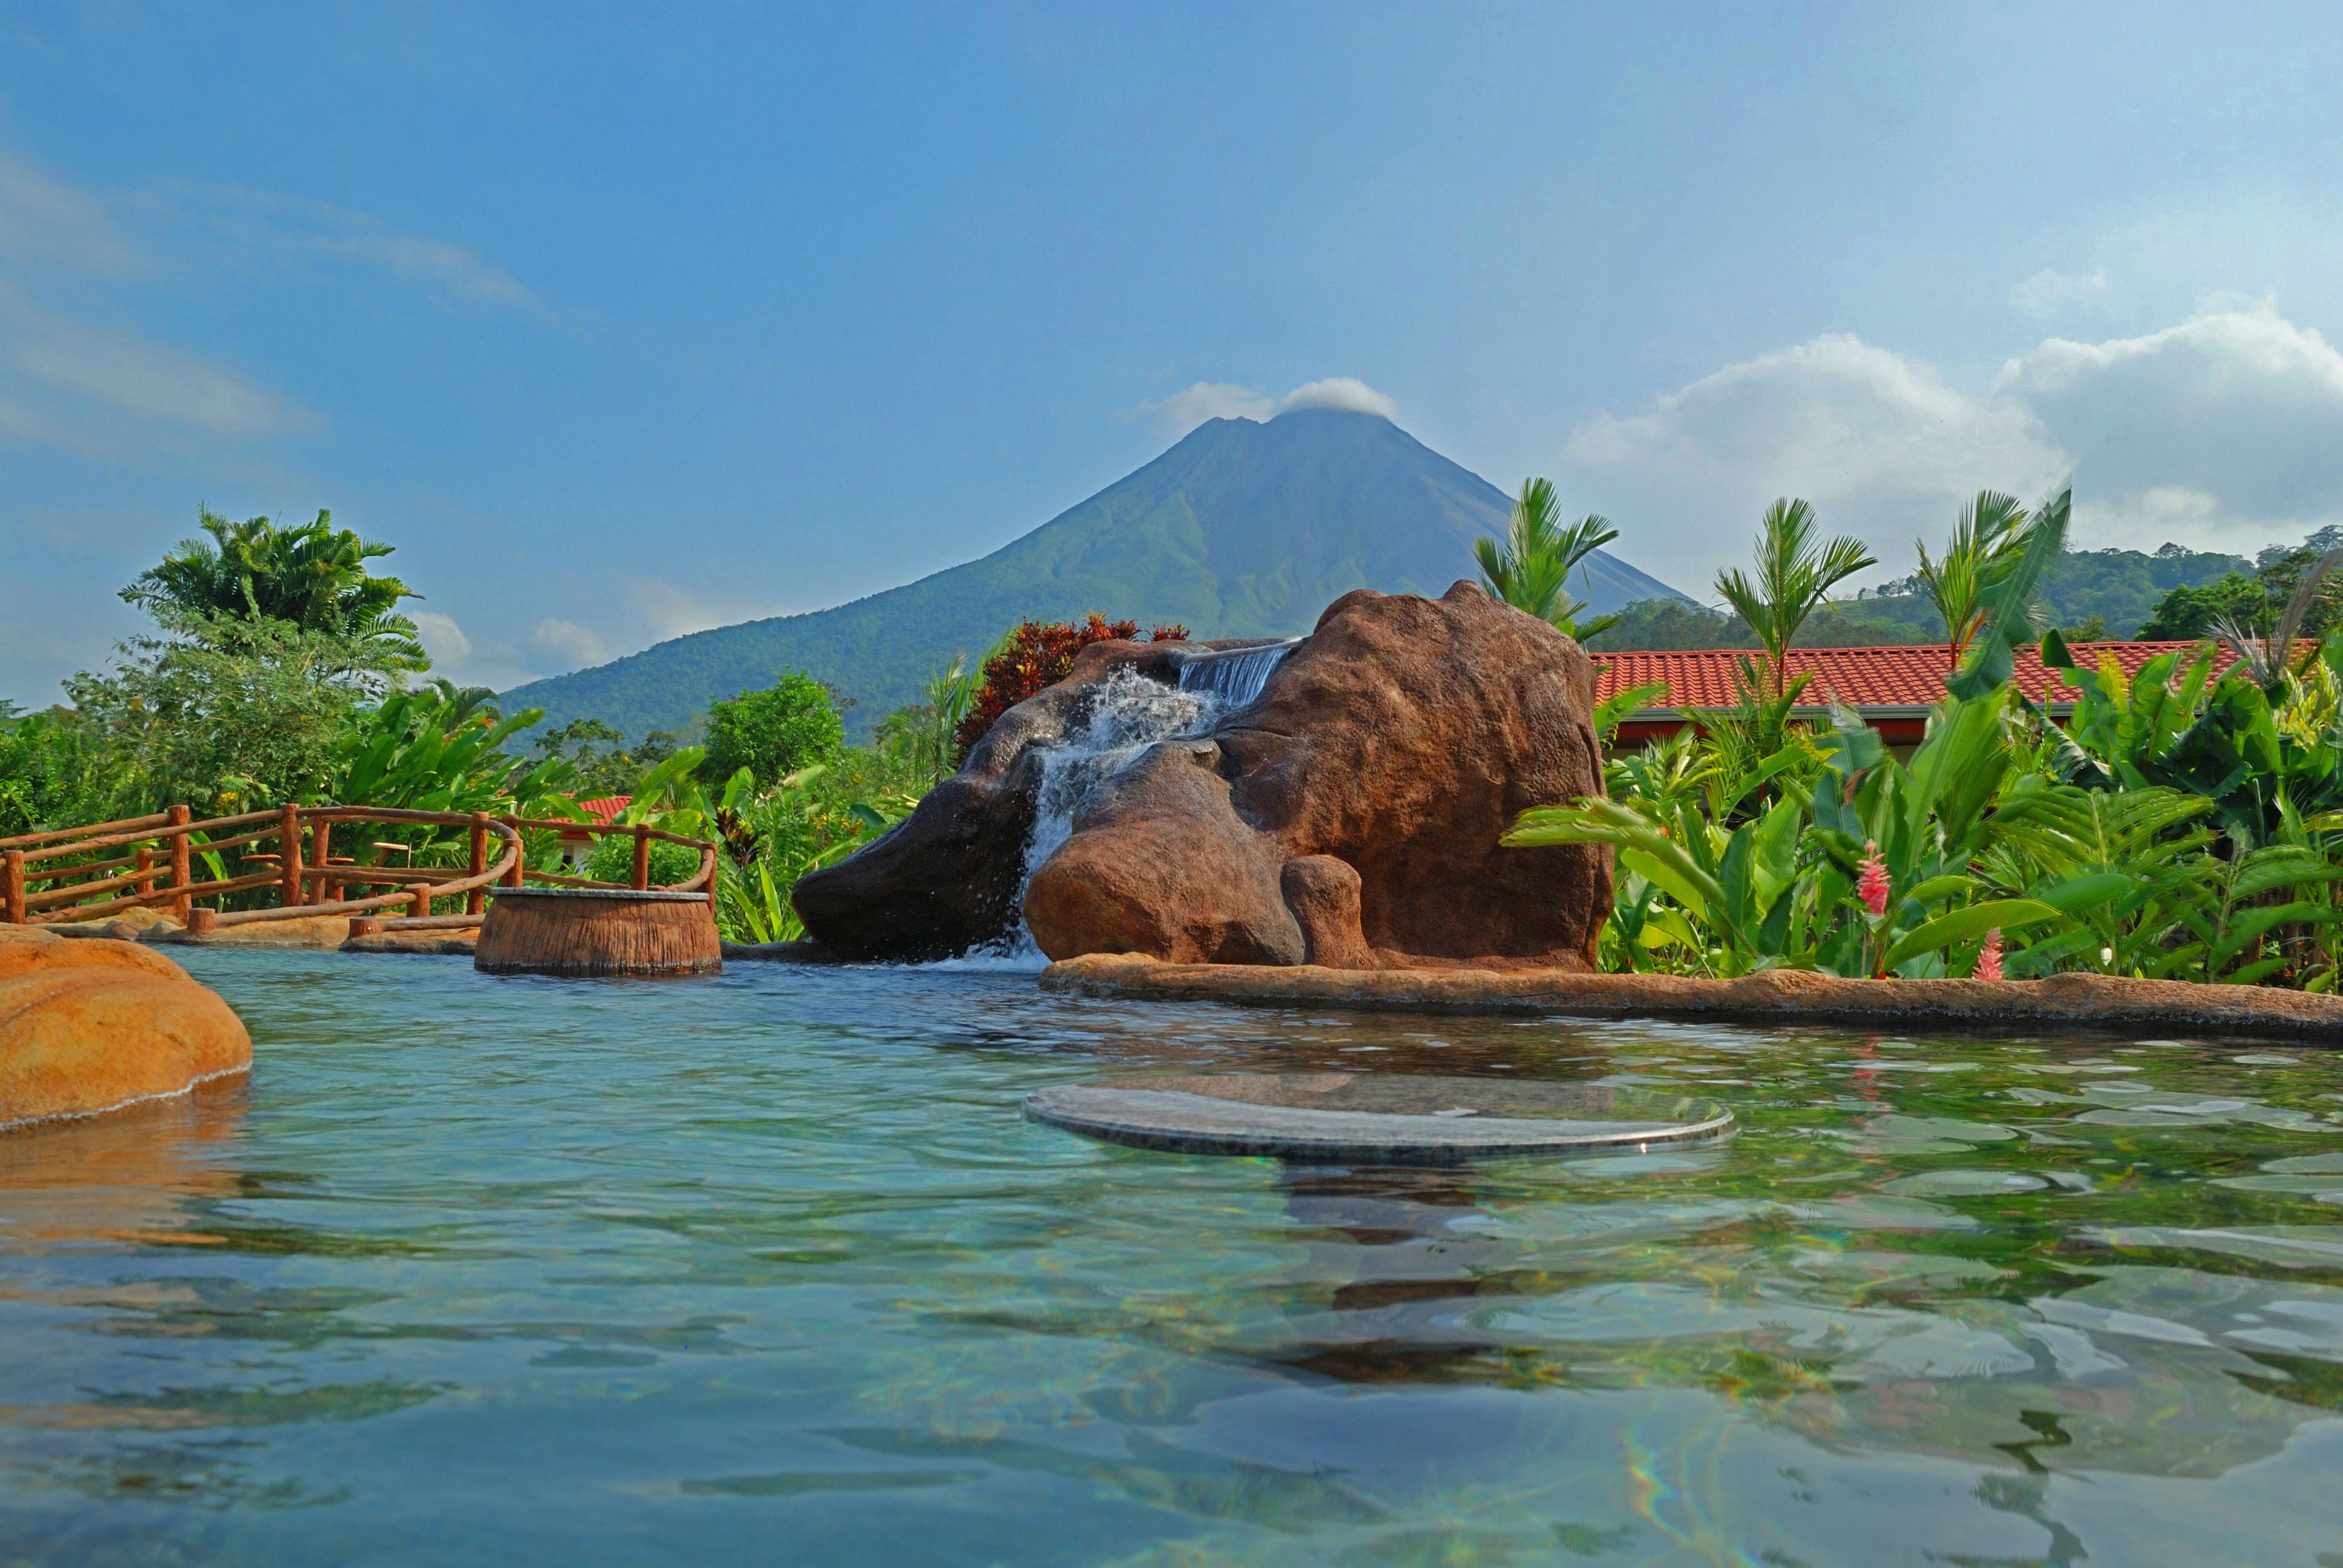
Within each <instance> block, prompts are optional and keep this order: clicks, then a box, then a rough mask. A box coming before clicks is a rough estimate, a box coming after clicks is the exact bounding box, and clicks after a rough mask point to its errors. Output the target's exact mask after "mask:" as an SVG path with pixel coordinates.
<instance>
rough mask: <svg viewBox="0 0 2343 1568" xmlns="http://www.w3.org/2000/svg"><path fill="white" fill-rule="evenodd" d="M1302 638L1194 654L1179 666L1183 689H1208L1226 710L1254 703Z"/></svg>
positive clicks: (1181, 687) (1298, 645) (1299, 644)
mask: <svg viewBox="0 0 2343 1568" xmlns="http://www.w3.org/2000/svg"><path fill="white" fill-rule="evenodd" d="M1301 643H1302V639H1301V638H1298V637H1297V638H1292V639H1290V640H1288V641H1285V642H1270V643H1263V644H1262V645H1261V646H1260V647H1259V648H1224V649H1222V651H1220V652H1218V653H1199V654H1194V655H1192V656H1191V657H1190V658H1188V659H1186V660H1185V661H1184V662H1182V664H1181V666H1180V689H1181V690H1182V691H1208V692H1210V693H1212V697H1213V698H1214V699H1216V700H1217V701H1218V702H1219V703H1220V706H1221V708H1222V709H1223V710H1226V709H1232V708H1242V707H1244V706H1245V705H1246V704H1248V703H1250V702H1252V701H1253V700H1255V699H1258V698H1259V697H1260V696H1261V694H1262V689H1263V688H1264V687H1266V686H1268V684H1269V676H1270V672H1271V671H1272V670H1273V669H1275V668H1277V667H1278V664H1279V662H1280V661H1281V660H1282V659H1283V658H1285V656H1286V655H1287V654H1289V653H1292V651H1293V650H1294V649H1295V648H1298V647H1300V646H1301Z"/></svg>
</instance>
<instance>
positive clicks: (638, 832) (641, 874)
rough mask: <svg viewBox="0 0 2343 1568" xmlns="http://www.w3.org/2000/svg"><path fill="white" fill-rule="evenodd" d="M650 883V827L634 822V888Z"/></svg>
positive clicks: (637, 888)
mask: <svg viewBox="0 0 2343 1568" xmlns="http://www.w3.org/2000/svg"><path fill="white" fill-rule="evenodd" d="M650 885H651V840H650V829H648V828H646V827H644V826H643V825H642V824H641V823H640V822H638V823H636V824H635V888H636V890H637V891H640V890H643V889H645V888H648V887H649V886H650Z"/></svg>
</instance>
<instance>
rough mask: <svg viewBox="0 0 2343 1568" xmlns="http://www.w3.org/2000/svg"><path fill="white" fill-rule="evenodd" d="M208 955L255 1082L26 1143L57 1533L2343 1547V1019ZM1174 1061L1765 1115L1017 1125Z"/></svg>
mask: <svg viewBox="0 0 2343 1568" xmlns="http://www.w3.org/2000/svg"><path fill="white" fill-rule="evenodd" d="M188 964H189V968H190V969H192V970H194V971H195V972H196V975H197V978H199V979H201V980H205V981H206V983H208V984H211V985H213V986H215V987H216V988H217V989H218V990H220V991H221V992H222V993H223V994H224V995H226V997H227V998H228V1000H230V1001H231V1002H232V1003H234V1004H235V1005H236V1008H237V1009H238V1010H240V1011H241V1012H242V1013H243V1014H244V1015H245V1017H246V1020H247V1021H248V1022H249V1023H250V1025H251V1028H252V1033H253V1037H254V1041H255V1070H254V1073H253V1076H252V1079H251V1081H250V1082H249V1084H248V1085H236V1086H216V1087H214V1088H212V1089H208V1090H206V1091H202V1092H201V1093H199V1094H198V1095H197V1096H196V1097H195V1098H193V1099H191V1100H187V1101H175V1102H167V1103H164V1104H159V1105H156V1106H151V1107H146V1108H143V1109H140V1110H137V1111H132V1112H128V1113H126V1114H123V1115H119V1116H116V1117H113V1118H108V1119H106V1120H102V1121H92V1122H85V1123H79V1124H68V1125H59V1126H53V1127H48V1128H44V1129H38V1130H34V1131H27V1132H23V1133H19V1134H15V1135H12V1136H10V1137H7V1138H5V1139H0V1406H5V1422H0V1541H5V1544H6V1546H7V1548H8V1552H7V1553H6V1555H7V1556H8V1557H9V1558H10V1559H21V1560H30V1561H48V1562H72V1563H92V1564H105V1563H180V1562H186V1563H198V1562H199V1563H242V1562H250V1563H415V1562H421V1561H447V1562H496V1563H558V1564H563V1565H565V1568H571V1565H577V1564H598V1563H645V1562H661V1561H677V1560H688V1561H689V1562H691V1563H695V1564H716V1563H751V1562H753V1563H772V1562H788V1563H820V1564H828V1563H970V1564H973V1563H1119V1564H1123V1563H1127V1564H1158V1563H1161V1564H1171V1563H1248V1564H1249V1563H1359V1564H1385V1563H1390V1564H1403V1563H1405V1564H1413V1563H1442V1564H1477V1563H1553V1562H1565V1563H1566V1562H1579V1561H1584V1562H1588V1563H1604V1564H1610V1563H1735V1564H1743V1563H1746V1564H1755V1563H1801V1564H1812V1565H1819V1564H1825V1563H1864V1564H1872V1563H1915V1564H1917V1563H1953V1562H1966V1563H2081V1562H2084V1561H2086V1560H2087V1561H2089V1562H2092V1563H2126V1564H2134V1563H2211V1562H2249V1563H2302V1564H2306V1565H2308V1564H2313V1563H2333V1562H2338V1561H2343V1557H2338V1556H2335V1555H2333V1554H2334V1553H2338V1552H2343V1499H2338V1496H2337V1495H2336V1493H2337V1490H2338V1489H2337V1488H2336V1487H2335V1485H2334V1484H2333V1480H2332V1478H2333V1477H2334V1476H2335V1475H2336V1474H2338V1473H2343V1422H2338V1419H2337V1415H2336V1412H2337V1408H2338V1404H2343V1209H2338V1207H2337V1205H2338V1204H2343V1058H2338V1057H2329V1056H2326V1055H2322V1054H2321V1053H2319V1052H2318V1051H2316V1050H2308V1049H2300V1048H2293V1047H2289V1048H2284V1049H2274V1048H2270V1047H2268V1046H2254V1045H2247V1044H2236V1043H2229V1044H2224V1043H2221V1042H2217V1041H2202V1040H2196V1041H2185V1040H2184V1041H2158V1042H2135V1041H2129V1040H2109V1039H2105V1038H2101V1039H2093V1040H2047V1039H2033V1040H1986V1039H1981V1038H1976V1037H1959V1038H1948V1039H1945V1040H1913V1039H1890V1038H1881V1037H1877V1036H1867V1035H1860V1034H1855V1033H1850V1032H1845V1031H1831V1032H1818V1031H1809V1032H1787V1031H1778V1030H1775V1031H1769V1030H1736V1029H1728V1028H1720V1027H1715V1026H1690V1025H1663V1024H1633V1025H1623V1024H1587V1023H1581V1022H1560V1021H1551V1022H1536V1023H1528V1022H1523V1021H1520V1020H1463V1019H1456V1018H1441V1019H1428V1018H1419V1019H1411V1018H1404V1017H1393V1016H1374V1015H1332V1014H1328V1015H1315V1014H1309V1013H1303V1012H1279V1011H1273V1010H1237V1009H1224V1008H1218V1007H1210V1006H1201V1005H1199V1006H1134V1005H1130V1004H1120V1003H1107V1002H1095V1001H1082V1000H1072V999H1068V998H1062V997H1053V996H1047V995H1043V994H1041V993H1039V992H1038V991H1037V990H1035V989H1034V987H1033V984H1032V978H1031V974H1030V973H1019V972H1015V971H1006V970H984V969H960V970H955V969H951V968H933V967H930V968H923V969H909V970H907V969H846V970H806V969H789V968H782V967H777V966H758V965H736V966H735V967H734V968H733V969H732V970H730V972H729V973H727V974H726V975H724V976H723V977H721V978H720V979H715V980H688V981H671V982H665V983H632V984H629V983H622V982H608V983H580V982H575V981H555V980H532V979H495V978H490V977H485V976H480V975H476V974H475V973H473V972H472V970H470V968H469V967H468V964H467V963H466V962H465V961H464V960H454V959H445V960H443V959H407V958H384V959H373V960H357V959H353V958H348V957H344V956H342V955H337V954H331V953H325V954H307V953H266V954H257V953H237V952H232V951H219V950H213V951H193V952H190V953H189V954H188ZM1166 1067H1180V1068H1204V1069H1211V1068H1215V1067H1226V1068H1251V1069H1260V1068H1264V1067H1277V1068H1298V1067H1307V1068H1309V1069H1311V1070H1373V1071H1379V1072H1405V1071H1419V1072H1441V1073H1452V1074H1454V1073H1461V1074H1480V1073H1489V1074H1512V1075H1518V1076H1524V1077H1530V1076H1534V1077H1540V1078H1549V1079H1558V1080H1569V1079H1577V1080H1584V1081H1604V1082H1610V1083H1617V1084H1628V1085H1636V1086H1654V1087H1664V1088H1671V1089H1676V1090H1680V1091H1684V1090H1693V1089H1695V1088H1696V1090H1697V1091H1698V1092H1699V1093H1701V1094H1703V1095H1705V1096H1708V1097H1710V1098H1713V1099H1715V1100H1718V1101H1723V1102H1725V1104H1727V1105H1729V1106H1730V1107H1731V1108H1732V1109H1733V1110H1734V1111H1735V1114H1736V1116H1737V1118H1738V1119H1739V1126H1740V1131H1739V1132H1738V1133H1737V1135H1736V1136H1735V1137H1734V1138H1733V1139H1731V1140H1729V1141H1725V1142H1724V1143H1722V1144H1719V1145H1716V1146H1714V1147H1710V1148H1705V1149H1692V1150H1682V1151H1667V1152H1659V1151H1654V1152H1653V1153H1652V1154H1649V1155H1646V1156H1635V1155H1626V1156H1616V1155H1614V1156H1600V1157H1594V1158H1582V1159H1565V1160H1546V1161H1501V1162H1494V1163H1489V1164H1484V1165H1481V1166H1478V1167H1474V1168H1471V1169H1466V1170H1462V1171H1381V1172H1378V1171H1342V1170H1328V1169H1308V1168H1301V1167H1294V1168H1287V1167H1283V1166H1281V1165H1280V1164H1278V1163H1277V1162H1275V1161H1261V1160H1226V1159H1212V1158H1201V1157H1188V1156H1179V1155H1168V1154H1159V1153H1151V1152H1145V1151H1136V1150H1128V1149H1120V1148H1112V1147H1108V1146H1104V1145H1101V1144H1096V1143H1092V1142H1089V1141H1084V1140H1081V1139H1080V1138H1077V1137H1074V1136H1071V1135H1070V1134H1067V1133H1064V1132H1061V1131H1055V1130H1052V1129H1051V1128H1048V1127H1046V1126H1041V1125H1038V1124H1035V1123H1032V1122H1028V1121H1024V1120H1023V1119H1022V1118H1021V1115H1020V1104H1021V1100H1022V1098H1023V1097H1024V1095H1025V1094H1026V1093H1028V1092H1029V1091H1032V1090H1034V1089H1036V1088H1039V1087H1041V1086H1043V1085H1046V1084H1051V1083H1061V1082H1070V1081H1079V1080H1086V1079H1098V1078H1107V1077H1112V1076H1115V1075H1117V1074H1120V1073H1125V1072H1141V1071H1149V1070H1161V1069H1164V1068H1166ZM2320 1553H2328V1554H2329V1555H2328V1556H2325V1557H2322V1556H2321V1555H2319V1554H2320Z"/></svg>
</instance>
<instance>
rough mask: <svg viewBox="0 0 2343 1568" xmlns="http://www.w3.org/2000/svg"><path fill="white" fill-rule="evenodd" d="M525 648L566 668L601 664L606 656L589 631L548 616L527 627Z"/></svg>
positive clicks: (606, 653) (601, 645) (605, 660)
mask: <svg viewBox="0 0 2343 1568" xmlns="http://www.w3.org/2000/svg"><path fill="white" fill-rule="evenodd" d="M528 645H529V647H530V648H532V649H534V650H536V651H537V652H538V653H542V654H548V655H550V656H552V657H553V658H556V659H558V660H559V661H560V662H561V663H562V664H563V665H564V666H565V667H567V668H570V669H583V668H586V667H588V665H596V664H602V663H605V662H607V661H608V659H609V657H610V654H609V650H608V648H605V647H604V646H603V644H602V639H601V638H598V637H597V636H595V635H594V633H593V632H591V631H589V630H588V629H587V628H585V627H582V626H579V625H578V623H577V622H576V621H574V620H561V619H558V618H552V617H548V618H546V619H544V620H541V621H538V623H537V625H536V626H535V627H533V628H530V630H529V634H528Z"/></svg>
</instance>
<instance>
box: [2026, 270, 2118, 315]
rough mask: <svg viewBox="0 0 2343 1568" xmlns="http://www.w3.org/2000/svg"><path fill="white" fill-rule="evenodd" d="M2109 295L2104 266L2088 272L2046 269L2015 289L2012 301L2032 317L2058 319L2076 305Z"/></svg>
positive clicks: (2085, 303)
mask: <svg viewBox="0 0 2343 1568" xmlns="http://www.w3.org/2000/svg"><path fill="white" fill-rule="evenodd" d="M2105 297H2107V268H2106V267H2104V266H2102V267H2096V268H2094V269H2093V270H2091V271H2089V272H2057V271H2055V270H2053V269H2052V268H2050V267H2044V268H2043V269H2042V270H2041V271H2039V272H2037V273H2036V274H2035V275H2034V276H2032V277H2029V278H2027V279H2026V280H2025V281H2024V282H2023V283H2019V284H2016V285H2015V286H2012V287H2011V289H2010V291H2009V302H2010V303H2011V304H2012V305H2015V306H2016V307H2017V308H2018V309H2020V310H2023V311H2025V312H2026V314H2027V315H2029V316H2056V315H2057V314H2058V313H2059V312H2060V311H2062V310H2066V309H2068V308H2071V307H2074V306H2077V305H2087V304H2090V303H2092V302H2094V301H2096V300H2100V299H2104V298H2105Z"/></svg>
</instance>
